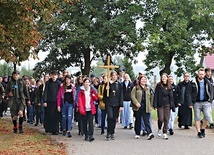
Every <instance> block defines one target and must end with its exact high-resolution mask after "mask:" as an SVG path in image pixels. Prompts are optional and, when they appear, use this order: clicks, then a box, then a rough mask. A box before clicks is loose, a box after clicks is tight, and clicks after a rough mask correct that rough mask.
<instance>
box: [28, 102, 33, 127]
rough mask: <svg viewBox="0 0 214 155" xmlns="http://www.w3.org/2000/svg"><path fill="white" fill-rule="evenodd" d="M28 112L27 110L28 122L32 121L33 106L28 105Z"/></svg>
mask: <svg viewBox="0 0 214 155" xmlns="http://www.w3.org/2000/svg"><path fill="white" fill-rule="evenodd" d="M28 112H29V121H30V123H33V121H34V117H35V106H34V105H28Z"/></svg>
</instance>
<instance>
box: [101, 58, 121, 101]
mask: <svg viewBox="0 0 214 155" xmlns="http://www.w3.org/2000/svg"><path fill="white" fill-rule="evenodd" d="M98 67H99V68H105V69H107V87H108V88H109V82H110V69H111V68H119V66H111V63H110V55H108V60H107V65H106V66H98ZM107 97H109V89H107Z"/></svg>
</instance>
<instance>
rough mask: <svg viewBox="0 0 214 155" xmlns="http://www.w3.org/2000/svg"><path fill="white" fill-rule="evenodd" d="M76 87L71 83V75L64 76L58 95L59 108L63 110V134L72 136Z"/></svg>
mask: <svg viewBox="0 0 214 155" xmlns="http://www.w3.org/2000/svg"><path fill="white" fill-rule="evenodd" d="M74 95H75V87H74V85H73V84H71V76H69V75H66V76H65V77H64V81H63V84H62V85H61V86H60V88H59V91H58V95H57V110H58V111H59V112H60V111H61V112H62V131H63V133H62V134H63V136H65V135H66V131H67V136H68V138H70V137H72V135H71V130H72V120H73V109H74Z"/></svg>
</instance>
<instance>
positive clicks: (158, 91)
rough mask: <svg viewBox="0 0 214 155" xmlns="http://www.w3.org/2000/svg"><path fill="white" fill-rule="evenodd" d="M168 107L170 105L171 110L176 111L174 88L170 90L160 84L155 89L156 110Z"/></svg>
mask: <svg viewBox="0 0 214 155" xmlns="http://www.w3.org/2000/svg"><path fill="white" fill-rule="evenodd" d="M166 105H170V108H171V109H172V110H173V111H175V105H174V99H173V89H172V86H171V88H170V89H169V90H168V89H166V87H165V86H161V84H160V83H158V84H157V86H156V88H155V96H154V108H158V107H162V106H166Z"/></svg>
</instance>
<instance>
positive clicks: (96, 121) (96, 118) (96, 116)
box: [94, 104, 98, 124]
mask: <svg viewBox="0 0 214 155" xmlns="http://www.w3.org/2000/svg"><path fill="white" fill-rule="evenodd" d="M95 107H96V111H98V104H96V105H95ZM94 116H95V123H96V124H98V112H96V114H95V115H94Z"/></svg>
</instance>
